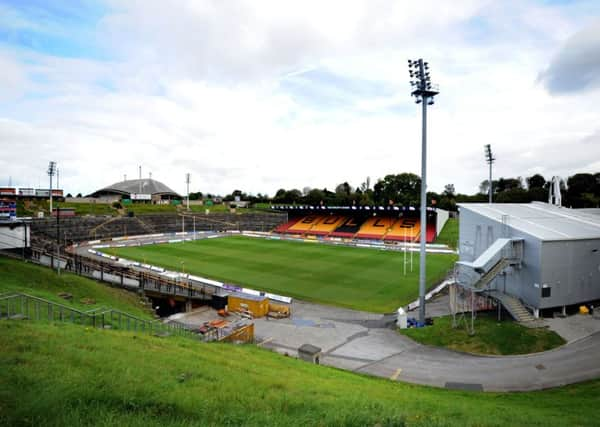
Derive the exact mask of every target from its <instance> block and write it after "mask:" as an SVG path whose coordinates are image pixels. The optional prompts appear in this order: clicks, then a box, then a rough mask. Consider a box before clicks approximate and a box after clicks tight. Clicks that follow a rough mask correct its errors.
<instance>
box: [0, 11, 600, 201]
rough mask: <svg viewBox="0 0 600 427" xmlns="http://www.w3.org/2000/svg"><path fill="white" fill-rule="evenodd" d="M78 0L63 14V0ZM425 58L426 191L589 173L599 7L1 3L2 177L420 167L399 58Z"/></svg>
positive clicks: (292, 181) (353, 179) (32, 182)
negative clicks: (50, 167)
mask: <svg viewBox="0 0 600 427" xmlns="http://www.w3.org/2000/svg"><path fill="white" fill-rule="evenodd" d="M76 3H78V4H77V5H76ZM418 57H423V58H425V59H426V60H427V61H429V63H430V66H431V70H432V72H431V74H432V79H433V81H434V82H435V83H438V84H439V85H440V89H441V93H440V95H439V96H438V97H437V99H436V104H435V105H434V106H433V107H432V108H431V109H430V110H429V125H430V126H429V153H428V154H429V155H428V159H429V160H428V165H429V166H428V170H429V188H430V189H431V190H434V191H441V190H442V189H443V187H444V185H445V184H448V183H453V184H455V186H456V188H457V190H458V191H460V192H466V193H473V192H475V191H476V190H477V187H478V184H479V183H480V182H481V181H482V180H484V179H486V176H487V166H486V164H485V162H484V158H483V145H484V144H491V145H492V149H493V151H494V153H495V155H496V157H497V159H498V160H497V165H496V167H495V174H496V175H498V176H523V177H525V176H528V175H531V174H534V173H541V174H543V175H544V176H545V177H546V178H550V177H551V176H552V175H561V176H563V177H566V176H568V175H570V174H573V173H575V172H586V171H589V172H597V171H600V106H599V102H598V98H599V97H600V2H599V1H597V0H589V1H573V2H566V1H552V0H546V1H527V0H515V1H510V0H502V1H476V0H454V1H452V2H450V1H447V2H439V1H427V0H425V1H419V2H406V1H392V0H387V1H385V0H339V1H338V0H315V1H313V0H302V1H284V0H273V1H261V0H252V1H250V0H248V1H244V0H239V1H236V0H228V1H223V0H213V1H209V0H206V1H203V0H195V1H191V0H190V1H183V0H182V1H176V0H175V1H168V2H167V1H164V0H139V1H135V0H131V1H121V0H107V1H93V0H82V1H80V2H73V1H71V0H56V1H49V0H34V1H27V0H8V1H7V0H0V146H1V148H2V155H1V156H0V170H1V173H0V185H6V184H8V181H9V179H11V180H12V184H13V186H24V187H29V186H31V187H40V186H41V187H45V186H47V185H48V184H47V181H48V178H47V176H46V174H45V171H46V168H47V164H48V161H50V160H55V161H57V162H58V165H59V168H60V173H61V181H60V185H61V187H63V188H64V189H65V190H66V191H67V192H72V193H74V194H75V193H77V192H82V193H87V192H91V191H93V190H95V189H97V188H99V187H103V186H105V185H108V184H111V183H113V182H116V181H120V180H122V179H123V175H124V174H127V176H128V178H134V177H137V175H138V165H142V168H143V169H142V173H143V175H144V176H148V174H149V173H150V172H151V173H152V175H153V178H156V179H158V180H161V181H163V182H164V183H166V184H167V185H169V186H171V187H172V188H173V189H175V190H177V191H180V192H184V191H185V182H184V181H185V179H184V177H185V173H187V172H189V173H191V175H192V186H191V187H192V189H193V190H201V191H204V192H212V193H221V194H226V193H229V192H231V191H232V190H234V189H241V190H244V191H247V192H251V193H259V192H260V193H268V194H270V195H273V194H274V193H275V191H276V190H277V189H279V188H281V187H285V188H292V187H295V188H300V189H302V188H303V187H305V186H309V187H318V188H323V187H328V188H330V189H332V188H334V187H335V185H336V184H339V183H340V182H343V181H349V182H350V183H351V184H352V185H353V186H358V185H360V183H361V182H363V181H364V180H365V179H366V177H371V180H372V181H373V180H375V179H376V178H378V177H382V176H384V175H386V174H389V173H399V172H414V173H420V149H421V147H420V115H419V111H420V110H419V107H418V106H417V105H415V104H414V102H413V101H412V100H411V97H410V86H409V77H408V71H407V59H415V58H418Z"/></svg>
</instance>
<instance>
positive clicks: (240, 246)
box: [106, 236, 456, 313]
mask: <svg viewBox="0 0 600 427" xmlns="http://www.w3.org/2000/svg"><path fill="white" fill-rule="evenodd" d="M106 251H109V252H110V253H111V254H113V255H117V256H120V257H123V258H127V259H132V260H137V261H143V262H147V263H150V264H153V265H159V266H162V267H165V268H167V269H169V270H175V271H181V270H182V269H184V270H185V272H186V273H190V274H194V275H198V276H204V277H208V278H211V279H216V280H220V281H224V282H228V283H233V284H236V285H240V286H245V287H248V288H252V289H256V290H262V291H268V292H273V293H276V294H280V295H287V296H291V297H295V298H299V299H302V300H306V301H314V302H320V303H325V304H331V305H338V306H343V307H349V308H354V309H358V310H365V311H371V312H381V313H385V312H391V311H394V310H396V309H397V308H398V307H400V306H401V305H405V304H407V303H408V302H410V301H412V300H414V299H416V298H417V296H418V287H419V286H418V282H419V254H418V253H414V254H413V271H412V272H410V266H409V265H407V273H406V276H405V275H404V274H403V270H404V267H403V265H404V256H403V254H402V253H400V252H388V251H381V250H375V249H363V248H352V247H342V246H328V245H321V244H316V243H302V242H291V241H282V240H266V239H257V238H249V237H242V236H234V237H223V238H217V239H205V240H197V241H194V242H185V243H173V244H161V245H146V246H136V247H129V248H113V249H110V250H108V249H107V250H106ZM408 257H409V256H407V258H408ZM454 261H456V256H455V255H450V254H428V255H427V283H428V286H432V285H434V284H436V283H438V282H440V281H441V280H442V279H443V278H444V277H445V275H446V274H447V272H448V271H449V270H450V269H452V266H453V264H454ZM182 262H183V264H182Z"/></svg>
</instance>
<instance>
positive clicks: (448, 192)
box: [442, 184, 456, 197]
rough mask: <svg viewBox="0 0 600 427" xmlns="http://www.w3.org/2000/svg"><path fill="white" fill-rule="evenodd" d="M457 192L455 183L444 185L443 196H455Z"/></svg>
mask: <svg viewBox="0 0 600 427" xmlns="http://www.w3.org/2000/svg"><path fill="white" fill-rule="evenodd" d="M455 194H456V190H455V189H454V184H446V185H445V186H444V192H443V193H442V195H443V196H446V197H454V195H455Z"/></svg>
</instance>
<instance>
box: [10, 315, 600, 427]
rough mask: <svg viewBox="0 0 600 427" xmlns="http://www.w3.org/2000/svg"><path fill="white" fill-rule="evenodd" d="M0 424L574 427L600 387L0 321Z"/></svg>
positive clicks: (583, 420) (599, 397)
mask: <svg viewBox="0 0 600 427" xmlns="http://www.w3.org/2000/svg"><path fill="white" fill-rule="evenodd" d="M0 347H1V348H2V352H0V366H2V369H1V370H0V383H1V384H2V387H0V425H11V426H17V425H19V426H27V425H30V426H40V425H43V426H67V425H69V426H71V425H96V426H115V425H127V426H143V427H151V426H191V425H215V426H217V425H218V426H226V425H230V426H239V425H257V426H265V425H278V426H313V425H315V426H330V425H332V426H333V425H335V426H361V427H362V426H374V425H378V426H401V425H407V426H507V425H519V426H526V425H531V426H544V427H548V426H565V425H569V426H577V425H590V424H593V423H594V422H595V420H596V408H597V406H598V404H600V381H594V382H589V383H585V384H580V385H576V386H569V387H565V388H561V389H556V390H550V391H543V392H534V393H514V394H489V393H469V392H459V391H449V390H442V389H433V388H428V387H420V386H413V385H408V384H403V383H398V382H392V381H388V380H384V379H377V378H371V377H366V376H361V375H357V374H354V373H350V372H345V371H340V370H336V369H333V368H327V367H322V366H316V365H310V364H307V363H304V362H300V361H298V360H295V359H292V358H286V357H283V356H280V355H277V354H274V353H270V352H268V351H265V350H261V349H258V348H256V347H254V346H234V345H227V344H202V343H197V342H194V341H191V340H185V339H180V338H172V337H170V338H156V337H151V336H142V335H134V334H132V333H128V332H118V331H106V330H96V329H91V328H87V329H86V328H83V327H80V326H76V325H69V324H64V325H42V324H33V323H28V322H27V321H2V322H0Z"/></svg>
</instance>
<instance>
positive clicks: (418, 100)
mask: <svg viewBox="0 0 600 427" xmlns="http://www.w3.org/2000/svg"><path fill="white" fill-rule="evenodd" d="M421 101H422V99H421V98H420V97H418V96H417V97H416V99H415V104H420V103H421Z"/></svg>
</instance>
